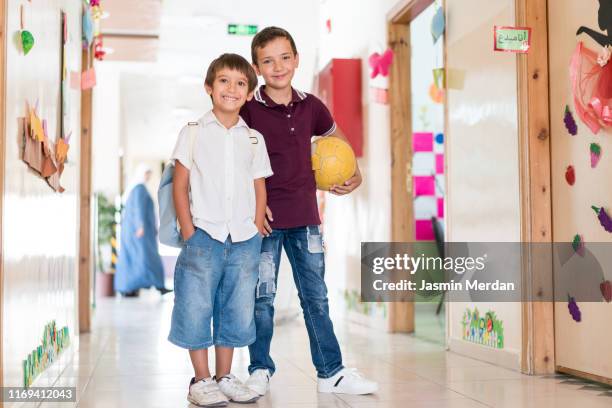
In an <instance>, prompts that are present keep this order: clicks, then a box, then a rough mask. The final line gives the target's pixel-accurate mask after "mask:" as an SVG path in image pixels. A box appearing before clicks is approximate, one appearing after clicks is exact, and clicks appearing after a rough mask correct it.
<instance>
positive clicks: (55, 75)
mask: <svg viewBox="0 0 612 408" xmlns="http://www.w3.org/2000/svg"><path fill="white" fill-rule="evenodd" d="M21 4H23V6H24V17H25V19H24V23H25V28H26V29H27V30H29V31H30V32H31V33H32V34H33V35H34V38H35V41H36V43H35V45H34V47H33V48H32V50H31V51H30V52H29V54H28V55H26V56H24V55H23V54H22V53H21V51H19V48H18V47H17V46H16V44H15V42H14V41H13V39H14V36H13V34H15V33H18V32H19V29H20V27H19V20H20V12H19V6H20V5H21ZM61 10H64V11H65V12H66V13H67V16H68V34H69V42H68V44H67V54H66V63H67V67H68V69H69V70H71V71H79V70H80V67H81V2H80V1H77V0H53V1H45V2H38V3H30V2H23V1H19V2H18V1H9V2H8V4H7V16H6V23H7V27H6V32H7V33H10V35H7V36H6V38H7V43H6V44H5V45H6V61H7V63H6V112H5V115H6V123H4V124H3V126H4V127H5V128H4V129H3V133H2V134H3V135H6V140H5V148H6V150H5V160H4V163H3V167H2V168H1V169H0V173H1V176H2V177H4V186H5V191H4V192H3V194H4V196H3V200H4V208H3V214H2V225H1V226H0V227H1V228H2V236H3V240H2V245H3V247H2V248H1V252H2V262H3V270H4V276H3V279H4V281H3V293H1V294H0V296H1V297H2V302H3V307H4V309H3V316H2V325H3V327H2V336H3V338H2V350H1V352H2V355H3V367H2V370H3V373H4V385H5V386H23V378H24V377H23V360H24V359H25V358H26V357H27V355H28V354H30V353H31V352H32V351H33V350H34V349H36V347H38V346H40V345H41V338H42V334H43V329H44V327H45V325H46V324H47V323H49V322H50V321H52V320H55V322H56V325H57V327H58V328H62V327H64V326H67V327H68V328H69V331H70V336H71V338H72V341H73V344H75V345H76V344H78V320H77V306H76V301H77V265H78V240H77V238H78V231H79V229H78V217H79V211H78V197H79V160H80V138H81V136H80V133H81V132H80V93H79V92H78V91H76V90H72V89H71V90H69V91H68V97H69V99H70V103H69V112H70V119H69V120H68V123H69V126H70V128H71V129H72V137H71V139H70V150H69V152H68V159H67V163H66V166H65V169H64V173H63V175H62V178H61V184H62V186H64V188H65V189H66V191H65V192H64V193H63V194H59V193H55V192H53V191H52V190H51V188H50V187H49V186H48V185H47V184H46V182H45V181H44V180H43V179H42V178H40V177H39V176H38V175H36V174H35V173H34V172H33V171H31V170H29V168H28V166H27V165H26V164H25V163H24V162H23V161H22V160H21V159H20V147H19V146H20V144H21V143H19V140H20V134H19V131H18V126H17V123H18V118H21V117H24V116H25V106H26V101H28V102H30V103H31V104H35V103H36V101H37V100H38V102H39V109H38V115H39V117H40V118H45V119H47V122H48V130H49V139H50V140H51V141H52V142H55V141H57V137H58V131H59V124H58V121H59V103H60V98H59V95H60V89H61V86H60V77H61V76H60V73H61V57H60V55H61V54H60V44H61V23H60V21H61V20H60V18H61V17H60V12H61ZM71 351H72V349H69V350H67V351H66V352H65V353H64V355H63V358H62V359H60V360H58V362H57V363H56V364H53V365H52V366H50V367H49V368H48V369H47V370H46V371H45V372H44V373H43V374H41V375H40V376H39V378H38V379H37V380H36V382H35V383H34V385H37V386H50V385H51V384H53V382H54V381H55V379H57V377H58V376H59V374H60V372H61V371H62V370H63V369H64V368H65V367H66V363H67V361H66V360H65V358H67V357H70V354H71Z"/></svg>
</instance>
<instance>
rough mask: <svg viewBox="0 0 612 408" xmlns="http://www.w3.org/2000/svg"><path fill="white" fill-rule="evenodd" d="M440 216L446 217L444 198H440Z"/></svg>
mask: <svg viewBox="0 0 612 408" xmlns="http://www.w3.org/2000/svg"><path fill="white" fill-rule="evenodd" d="M438 218H444V199H443V198H438Z"/></svg>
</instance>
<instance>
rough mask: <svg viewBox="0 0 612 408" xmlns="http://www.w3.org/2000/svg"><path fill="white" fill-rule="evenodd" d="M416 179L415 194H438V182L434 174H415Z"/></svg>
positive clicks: (414, 178) (416, 195)
mask: <svg viewBox="0 0 612 408" xmlns="http://www.w3.org/2000/svg"><path fill="white" fill-rule="evenodd" d="M413 180H414V195H415V197H418V196H432V195H435V194H436V182H435V179H434V176H415V177H413Z"/></svg>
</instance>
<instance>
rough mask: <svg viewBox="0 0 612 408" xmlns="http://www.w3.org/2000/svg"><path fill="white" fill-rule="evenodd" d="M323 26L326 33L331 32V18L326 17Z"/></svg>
mask: <svg viewBox="0 0 612 408" xmlns="http://www.w3.org/2000/svg"><path fill="white" fill-rule="evenodd" d="M325 28H327V34H329V33H331V30H332V25H331V18H328V19H327V20H325Z"/></svg>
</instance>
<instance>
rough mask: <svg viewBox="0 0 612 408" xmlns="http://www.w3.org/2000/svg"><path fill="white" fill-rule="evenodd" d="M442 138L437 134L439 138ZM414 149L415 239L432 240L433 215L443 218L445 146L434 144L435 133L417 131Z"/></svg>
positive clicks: (413, 144) (414, 135) (413, 140)
mask: <svg viewBox="0 0 612 408" xmlns="http://www.w3.org/2000/svg"><path fill="white" fill-rule="evenodd" d="M438 136H439V137H438ZM441 138H443V136H442V134H441V133H438V135H437V136H436V139H438V140H439V139H441ZM412 151H413V154H412V175H413V179H412V180H413V195H414V197H415V198H414V202H413V207H414V231H415V239H416V240H417V241H432V240H434V239H435V235H434V230H433V224H432V217H433V218H434V220H435V221H436V222H438V221H440V220H441V219H443V218H444V145H443V144H441V143H434V134H433V133H432V132H414V133H413V134H412ZM436 219H437V220H436Z"/></svg>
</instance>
